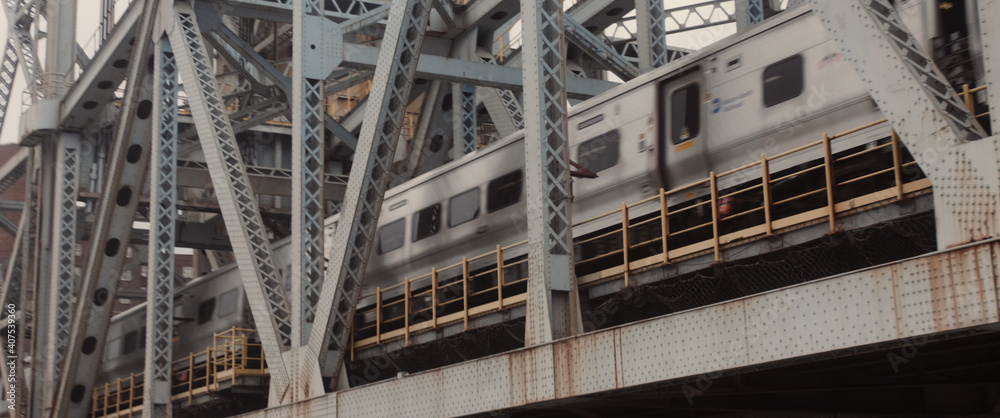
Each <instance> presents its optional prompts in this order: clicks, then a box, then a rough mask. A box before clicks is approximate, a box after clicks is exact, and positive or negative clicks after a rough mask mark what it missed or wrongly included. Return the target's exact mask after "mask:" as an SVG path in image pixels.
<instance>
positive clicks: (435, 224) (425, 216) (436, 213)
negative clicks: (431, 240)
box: [410, 203, 441, 242]
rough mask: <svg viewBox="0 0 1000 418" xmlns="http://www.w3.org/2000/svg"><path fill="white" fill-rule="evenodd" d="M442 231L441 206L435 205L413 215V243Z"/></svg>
mask: <svg viewBox="0 0 1000 418" xmlns="http://www.w3.org/2000/svg"><path fill="white" fill-rule="evenodd" d="M439 229H441V204H440V203H435V204H433V205H430V206H428V207H426V208H423V209H420V210H419V211H417V213H415V214H413V233H411V234H410V235H412V238H411V239H412V240H413V242H417V241H420V240H422V239H424V238H427V237H429V236H431V235H434V234H436V233H437V232H438V230H439Z"/></svg>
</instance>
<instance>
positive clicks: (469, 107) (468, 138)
mask: <svg viewBox="0 0 1000 418" xmlns="http://www.w3.org/2000/svg"><path fill="white" fill-rule="evenodd" d="M451 98H452V103H454V105H453V106H452V107H453V108H454V109H457V110H458V112H457V113H458V114H457V115H454V116H455V117H453V118H452V126H453V130H452V138H453V139H454V141H455V143H454V146H453V147H452V158H453V159H458V158H461V157H462V156H463V155H465V154H468V153H470V152H472V151H475V150H476V146H477V143H476V136H477V135H476V126H477V125H478V124H477V123H476V88H475V86H470V85H467V84H452V88H451Z"/></svg>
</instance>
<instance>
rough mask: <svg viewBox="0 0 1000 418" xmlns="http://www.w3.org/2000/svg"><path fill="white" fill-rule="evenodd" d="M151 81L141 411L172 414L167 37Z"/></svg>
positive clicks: (172, 188) (172, 91)
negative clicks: (151, 135) (153, 132)
mask: <svg viewBox="0 0 1000 418" xmlns="http://www.w3.org/2000/svg"><path fill="white" fill-rule="evenodd" d="M154 56H155V62H154V67H153V70H154V73H153V80H154V81H155V82H154V84H155V86H156V87H155V90H154V92H153V107H154V109H153V113H154V114H155V115H157V116H158V117H157V124H156V127H157V130H156V138H155V139H154V141H153V146H152V147H151V148H152V160H153V163H154V164H152V165H150V178H149V184H150V196H149V219H150V221H151V222H150V225H149V256H148V262H149V282H148V283H147V285H146V301H147V302H146V363H145V373H144V376H145V384H144V385H143V392H142V395H143V405H142V416H143V417H147V418H151V417H170V416H171V415H172V408H171V400H170V395H171V392H170V389H171V385H172V384H173V380H172V378H171V376H172V375H171V373H172V366H173V329H174V327H173V324H174V318H173V316H174V242H175V240H176V237H175V234H176V230H175V225H176V223H177V90H178V85H177V61H176V59H175V58H174V54H173V51H172V50H171V48H170V43H169V41H168V40H167V39H166V38H165V37H164V38H163V39H160V40H159V41H158V42H157V48H156V52H155V55H154Z"/></svg>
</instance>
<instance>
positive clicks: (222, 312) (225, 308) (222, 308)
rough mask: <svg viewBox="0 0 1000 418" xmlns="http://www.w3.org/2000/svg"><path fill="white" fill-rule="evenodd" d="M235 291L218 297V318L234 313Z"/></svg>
mask: <svg viewBox="0 0 1000 418" xmlns="http://www.w3.org/2000/svg"><path fill="white" fill-rule="evenodd" d="M236 290H237V289H233V290H230V291H228V292H226V293H223V294H222V296H219V318H222V317H224V316H226V315H229V314H232V313H233V312H236Z"/></svg>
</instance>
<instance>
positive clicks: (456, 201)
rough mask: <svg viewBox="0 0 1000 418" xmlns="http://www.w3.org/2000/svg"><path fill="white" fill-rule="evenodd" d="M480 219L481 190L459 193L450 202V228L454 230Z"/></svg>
mask: <svg viewBox="0 0 1000 418" xmlns="http://www.w3.org/2000/svg"><path fill="white" fill-rule="evenodd" d="M477 217H479V188H478V187H477V188H475V189H470V190H467V191H465V192H462V193H459V194H458V195H455V196H454V197H452V198H451V200H449V201H448V227H451V228H454V227H456V226H459V225H461V224H464V223H466V222H469V221H471V220H473V219H476V218H477Z"/></svg>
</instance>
